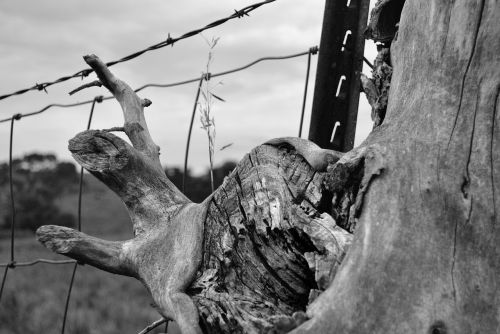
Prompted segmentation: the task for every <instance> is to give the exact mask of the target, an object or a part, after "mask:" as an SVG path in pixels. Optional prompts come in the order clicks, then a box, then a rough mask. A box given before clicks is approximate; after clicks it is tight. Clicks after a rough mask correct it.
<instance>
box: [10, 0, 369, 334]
mask: <svg viewBox="0 0 500 334" xmlns="http://www.w3.org/2000/svg"><path fill="white" fill-rule="evenodd" d="M274 1H276V0H267V1H262V2H259V3H255V4H253V5H250V6H247V7H244V8H242V9H240V10H235V11H234V13H232V14H231V15H229V16H227V17H224V18H221V19H219V20H217V21H214V22H212V23H210V24H208V25H206V26H204V27H202V28H199V29H195V30H192V31H190V32H187V33H185V34H183V35H181V36H179V37H175V38H173V37H171V36H170V34H168V37H167V39H166V40H165V41H162V42H159V43H157V44H154V45H152V46H150V47H147V48H145V49H142V50H140V51H137V52H134V53H132V54H130V55H128V56H125V57H123V58H120V59H118V60H115V61H111V62H108V63H106V65H107V66H108V67H109V66H113V65H115V64H118V63H122V62H126V61H129V60H131V59H134V58H137V57H139V56H141V55H143V54H144V53H146V52H150V51H153V50H157V49H160V48H163V47H165V46H168V45H173V44H174V43H176V42H178V41H180V40H183V39H186V38H189V37H191V36H195V35H197V34H199V33H201V32H203V31H204V30H207V29H210V28H213V27H216V26H219V25H221V24H224V23H225V22H227V21H229V20H233V19H236V18H242V17H244V16H248V15H249V13H250V12H252V11H253V10H255V9H257V8H259V7H261V6H263V5H265V4H268V3H271V2H274ZM345 48H347V46H346V38H344V41H343V45H342V51H343V50H344V49H345ZM317 52H318V47H317V46H315V47H311V48H309V49H308V50H306V51H303V52H299V53H295V54H291V55H285V56H268V57H262V58H258V59H256V60H254V61H252V62H250V63H248V64H246V65H243V66H240V67H237V68H233V69H229V70H226V71H223V72H219V73H203V74H202V75H201V76H200V77H196V78H191V79H186V80H183V81H179V82H173V83H167V84H157V83H149V84H146V85H144V86H141V87H138V88H137V89H135V91H136V92H139V91H142V90H144V89H147V88H153V87H156V88H169V87H175V86H180V85H186V84H190V83H198V84H197V89H196V94H195V100H194V106H193V109H192V113H191V119H190V125H189V128H188V135H187V139H186V150H185V155H184V173H183V180H182V188H183V191H184V187H185V182H186V180H185V177H186V175H187V167H188V157H189V149H190V143H191V133H192V128H193V124H194V116H195V114H196V110H197V107H198V99H199V97H200V89H201V86H202V83H203V81H209V80H211V79H212V78H215V77H219V76H224V75H228V74H232V73H236V72H239V71H243V70H246V69H248V68H250V67H252V66H255V65H257V64H259V63H261V62H263V61H280V60H285V59H290V58H296V57H302V56H306V55H307V67H306V75H305V83H304V91H303V98H302V106H301V110H300V123H299V124H300V125H299V129H298V135H299V137H301V135H302V127H303V121H304V113H305V108H306V99H307V94H308V85H309V74H310V68H311V57H312V56H313V55H315V54H317ZM363 60H364V62H365V63H367V64H368V66H370V67H372V64H370V63H369V62H368V60H366V58H364V57H363ZM92 72H93V70H92V69H84V70H81V71H79V72H76V73H75V74H73V75H68V76H63V77H60V78H58V79H56V80H54V81H51V82H43V83H40V84H38V83H37V84H35V85H34V86H31V87H28V88H25V89H21V90H18V91H15V92H13V93H10V94H5V95H1V96H0V100H2V99H6V98H9V97H12V96H14V95H21V94H25V93H27V92H29V91H34V90H38V91H42V90H43V91H45V92H47V90H46V89H47V87H49V86H52V85H55V84H58V83H61V82H64V81H67V80H70V79H73V78H79V77H81V78H83V77H86V76H88V75H89V74H90V73H92ZM338 87H339V89H341V87H342V78H341V79H340V81H339V84H338ZM110 99H113V96H96V97H95V98H93V99H91V100H86V101H83V102H78V103H71V104H63V103H52V104H49V105H47V106H45V107H43V108H41V109H38V110H35V111H31V112H26V113H22V114H21V113H18V114H14V115H12V116H10V117H8V118H5V119H0V123H8V122H10V137H9V138H10V139H9V176H8V177H9V179H8V183H9V195H10V206H11V224H10V257H9V259H10V260H9V262H7V263H0V268H4V270H3V276H2V280H1V285H0V303H1V301H2V294H3V292H4V288H5V287H6V281H7V277H8V273H9V271H10V270H14V269H15V268H22V267H29V266H34V265H38V264H48V265H65V264H72V265H73V270H72V274H71V280H70V282H69V285H68V290H67V294H66V301H65V307H64V313H63V318H62V327H61V334H64V333H65V330H66V323H67V318H68V312H69V304H70V301H71V295H72V294H71V293H72V290H73V285H74V281H75V277H76V273H77V268H78V265H80V264H81V263H78V262H77V261H75V260H51V259H43V258H38V259H33V260H30V261H25V262H16V257H15V251H14V245H15V227H16V201H15V193H14V186H13V158H12V157H13V142H14V128H15V126H14V125H15V122H16V121H19V120H21V119H23V118H26V117H31V116H37V115H40V114H42V113H44V112H46V111H48V110H50V109H52V108H73V107H77V106H82V105H87V104H88V105H90V112H89V117H88V122H87V127H86V129H87V130H88V129H90V127H91V123H92V118H93V114H94V109H95V106H96V103H101V102H103V101H106V100H110ZM82 195H83V168H80V179H79V191H78V217H77V223H78V230H79V231H81V228H82ZM162 324H165V332H167V326H168V321H167V320H166V319H164V318H161V319H158V320H157V321H155V322H153V323H152V324H150V325H148V326H147V327H145V328H144V329H143V330H142V331H141V332H139V334H146V333H148V332H150V331H152V330H153V329H155V328H157V327H159V326H161V325H162Z"/></svg>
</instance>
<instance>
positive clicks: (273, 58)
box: [0, 46, 317, 123]
mask: <svg viewBox="0 0 500 334" xmlns="http://www.w3.org/2000/svg"><path fill="white" fill-rule="evenodd" d="M311 49H313V50H317V46H314V47H312V48H311ZM311 49H310V50H311ZM310 50H309V51H304V52H299V53H294V54H290V55H286V56H267V57H262V58H258V59H256V60H254V61H252V62H250V63H248V64H246V65H243V66H240V67H236V68H233V69H230V70H226V71H223V72H218V73H213V74H211V77H212V78H215V77H220V76H223V75H227V74H232V73H236V72H239V71H243V70H246V69H247V68H250V67H252V66H254V65H257V64H258V63H260V62H263V61H267V60H285V59H291V58H296V57H300V56H305V55H307V54H309V53H310ZM199 80H200V78H199V77H197V78H194V79H187V80H183V81H178V82H173V83H167V84H155V83H150V84H146V85H143V86H140V87H139V88H136V89H135V90H134V92H140V91H142V90H144V89H146V88H150V87H151V88H169V87H175V86H182V85H186V84H189V83H193V82H198V81H199ZM113 98H114V97H113V96H106V97H102V101H107V100H111V99H113ZM92 101H93V100H86V101H82V102H77V103H70V104H62V103H52V104H49V105H47V106H45V107H43V108H42V109H40V110H38V111H33V112H29V113H27V114H17V115H19V116H18V117H20V118H25V117H30V116H34V115H38V114H41V113H43V112H45V111H47V110H48V109H50V108H53V107H59V108H72V107H78V106H82V105H85V104H90V103H92ZM11 118H12V116H11V117H8V118H4V119H0V123H5V122H8V121H10V120H11Z"/></svg>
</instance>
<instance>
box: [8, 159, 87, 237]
mask: <svg viewBox="0 0 500 334" xmlns="http://www.w3.org/2000/svg"><path fill="white" fill-rule="evenodd" d="M12 169H13V175H12V182H13V190H14V196H15V204H16V228H19V229H26V230H31V231H35V230H36V229H37V228H38V227H39V226H41V225H43V224H48V223H54V222H57V224H60V225H63V226H74V225H75V217H74V216H73V215H71V214H68V213H62V212H61V211H60V209H59V208H58V207H57V206H56V205H55V199H56V198H57V197H58V196H60V195H61V194H63V193H64V192H65V191H67V190H68V189H70V188H71V187H72V186H74V185H75V184H76V183H77V181H78V173H77V170H76V167H75V165H74V164H72V163H69V162H58V161H57V158H56V156H55V155H53V154H42V153H32V154H27V155H25V156H24V157H23V158H21V159H14V160H13V161H12ZM9 202H10V195H9V164H8V163H2V164H0V208H1V210H0V212H1V213H0V227H1V228H10V224H11V216H12V209H11V206H10V203H9Z"/></svg>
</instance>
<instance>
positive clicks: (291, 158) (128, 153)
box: [38, 0, 500, 333]
mask: <svg viewBox="0 0 500 334" xmlns="http://www.w3.org/2000/svg"><path fill="white" fill-rule="evenodd" d="M403 5H404V6H403ZM401 9H402V12H401ZM397 22H399V25H398V26H396V23H397ZM370 29H371V30H369V31H368V32H367V34H368V37H371V38H373V39H375V40H379V41H382V42H384V43H387V44H389V43H390V59H388V58H385V60H384V58H383V57H382V58H381V59H382V60H384V61H383V62H381V64H382V65H383V63H384V62H385V63H386V64H388V65H390V66H392V81H391V85H390V90H389V91H388V96H387V99H388V100H387V107H386V110H384V112H383V113H378V114H377V115H376V116H377V117H378V118H375V122H376V123H377V124H376V125H377V126H376V127H375V128H374V130H373V131H372V133H371V134H370V136H369V137H368V138H367V139H366V141H365V142H364V143H363V144H362V145H360V146H359V147H357V148H355V149H353V150H352V151H350V152H347V153H345V154H340V153H338V152H333V151H329V150H322V149H320V148H318V147H317V146H315V145H314V144H312V143H309V142H307V141H304V140H301V139H297V138H281V139H275V140H271V141H269V142H267V143H264V144H263V145H261V146H258V147H257V148H255V149H254V150H252V151H251V152H250V153H249V154H247V155H246V156H245V157H244V158H243V160H242V161H241V162H240V163H239V164H238V166H237V167H236V169H235V170H234V171H233V172H232V173H231V174H230V175H229V176H228V177H227V178H226V180H225V181H224V184H223V185H222V186H221V187H220V188H219V189H217V190H216V191H215V192H214V193H213V194H212V195H211V196H210V197H209V198H207V199H206V200H205V201H204V202H203V203H200V204H194V203H190V202H189V201H188V200H187V199H186V198H185V197H184V195H182V194H181V193H180V192H179V191H178V190H177V189H176V188H175V187H174V186H173V185H172V184H171V183H170V181H169V180H168V178H167V177H166V176H165V174H164V172H163V171H162V168H161V166H160V164H159V160H158V147H157V146H156V145H155V144H154V142H153V141H152V139H151V137H150V135H149V132H148V130H147V124H146V122H145V119H144V114H143V111H142V110H143V107H144V106H146V105H147V103H145V100H141V99H140V98H139V97H137V95H135V93H133V92H132V90H131V89H130V88H129V87H128V86H127V85H126V84H125V83H123V82H122V81H120V80H118V79H117V78H115V77H114V76H113V75H112V74H111V73H110V72H109V70H107V69H106V68H105V66H103V64H102V62H100V61H99V60H98V58H97V57H90V58H86V61H87V62H88V63H89V65H91V66H93V67H97V69H96V73H97V74H98V76H99V79H100V82H102V84H103V85H104V86H105V87H106V88H108V89H109V90H110V91H111V92H112V93H113V94H114V95H115V97H116V98H117V100H118V101H119V102H120V104H121V105H122V109H123V111H124V118H125V125H124V127H123V129H122V130H123V131H125V133H126V134H127V135H128V137H129V138H130V139H131V142H132V145H129V144H127V143H125V142H124V141H123V140H121V139H119V138H118V137H116V136H114V135H113V134H111V133H110V130H102V131H97V130H91V131H86V132H83V133H80V134H78V135H77V136H76V137H75V138H74V139H72V140H71V141H70V147H69V148H70V150H71V151H72V153H73V156H74V157H75V159H76V160H77V161H78V162H79V163H80V164H81V165H82V166H83V167H85V168H86V169H87V170H89V171H90V172H91V173H92V174H94V175H95V176H96V177H98V178H99V179H100V180H101V181H103V182H104V183H105V184H106V185H108V186H109V187H110V188H111V189H112V190H114V191H115V192H116V193H117V194H118V195H119V196H120V197H121V198H122V199H123V201H124V203H125V204H126V207H127V209H128V210H129V213H130V216H131V217H132V222H133V223H134V231H135V234H136V237H135V238H134V239H132V240H128V241H124V242H107V241H104V240H100V239H96V238H92V237H90V236H87V235H85V234H83V233H80V232H76V231H72V230H70V229H67V228H62V227H56V226H46V227H42V228H40V230H39V231H38V237H39V240H40V241H41V242H42V243H44V244H45V245H46V246H47V247H49V248H50V249H52V250H54V251H56V252H59V253H62V254H65V255H67V256H69V257H72V258H75V259H78V260H79V261H81V262H84V263H88V264H90V265H93V266H96V267H98V268H100V269H103V270H106V271H110V272H114V273H118V274H122V275H128V276H132V277H135V278H138V279H140V280H141V281H142V282H143V283H144V285H145V286H146V287H147V288H148V289H149V291H150V292H151V295H152V296H153V299H154V301H155V304H156V307H157V309H158V311H159V312H160V313H161V314H162V315H163V316H164V317H166V318H168V319H173V320H174V321H176V322H178V323H179V325H180V327H181V330H182V332H183V333H200V332H204V333H287V332H291V333H399V332H401V333H404V332H410V333H448V332H449V333H475V332H482V333H494V332H500V320H499V319H498V314H499V309H500V293H499V291H500V287H499V286H498V285H499V283H498V277H500V230H499V229H500V225H499V223H500V222H499V221H498V218H497V215H496V212H497V207H498V206H499V205H500V203H497V201H498V198H497V196H496V193H497V192H498V189H499V187H500V176H499V175H500V173H497V172H496V171H498V170H500V152H499V151H498V150H497V149H496V148H498V147H499V145H500V131H499V130H500V129H499V124H500V119H499V117H500V116H499V115H498V113H497V110H498V105H499V103H500V101H499V98H498V95H499V90H500V55H499V53H498V50H500V39H498V32H499V30H500V2H498V1H481V0H474V1H462V2H456V1H455V2H450V1H437V0H434V1H431V0H427V1H416V0H407V1H401V0H381V1H379V2H378V5H377V7H376V10H375V11H374V14H372V23H371V24H370ZM384 52H385V51H384ZM382 56H384V55H382ZM376 88H377V89H379V87H376ZM386 88H388V87H386ZM379 93H380V90H379ZM377 98H378V97H377ZM116 129H119V128H115V130H116ZM464 180H465V183H464Z"/></svg>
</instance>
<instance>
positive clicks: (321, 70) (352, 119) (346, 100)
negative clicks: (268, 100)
mask: <svg viewBox="0 0 500 334" xmlns="http://www.w3.org/2000/svg"><path fill="white" fill-rule="evenodd" d="M369 5H370V1H369V0H350V1H348V0H327V1H326V4H325V14H324V18H323V31H322V33H321V43H320V49H319V57H318V69H317V74H316V86H315V91H314V99H313V107H312V115H311V125H310V128H309V140H311V141H313V142H315V143H316V144H318V145H319V146H320V147H322V148H329V149H333V150H337V151H342V152H346V151H349V150H350V149H352V148H353V146H354V135H355V131H356V118H357V112H358V102H359V92H360V82H359V74H360V73H361V70H362V67H363V53H364V46H365V42H364V36H363V33H364V31H365V28H366V22H367V18H368V8H369Z"/></svg>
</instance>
